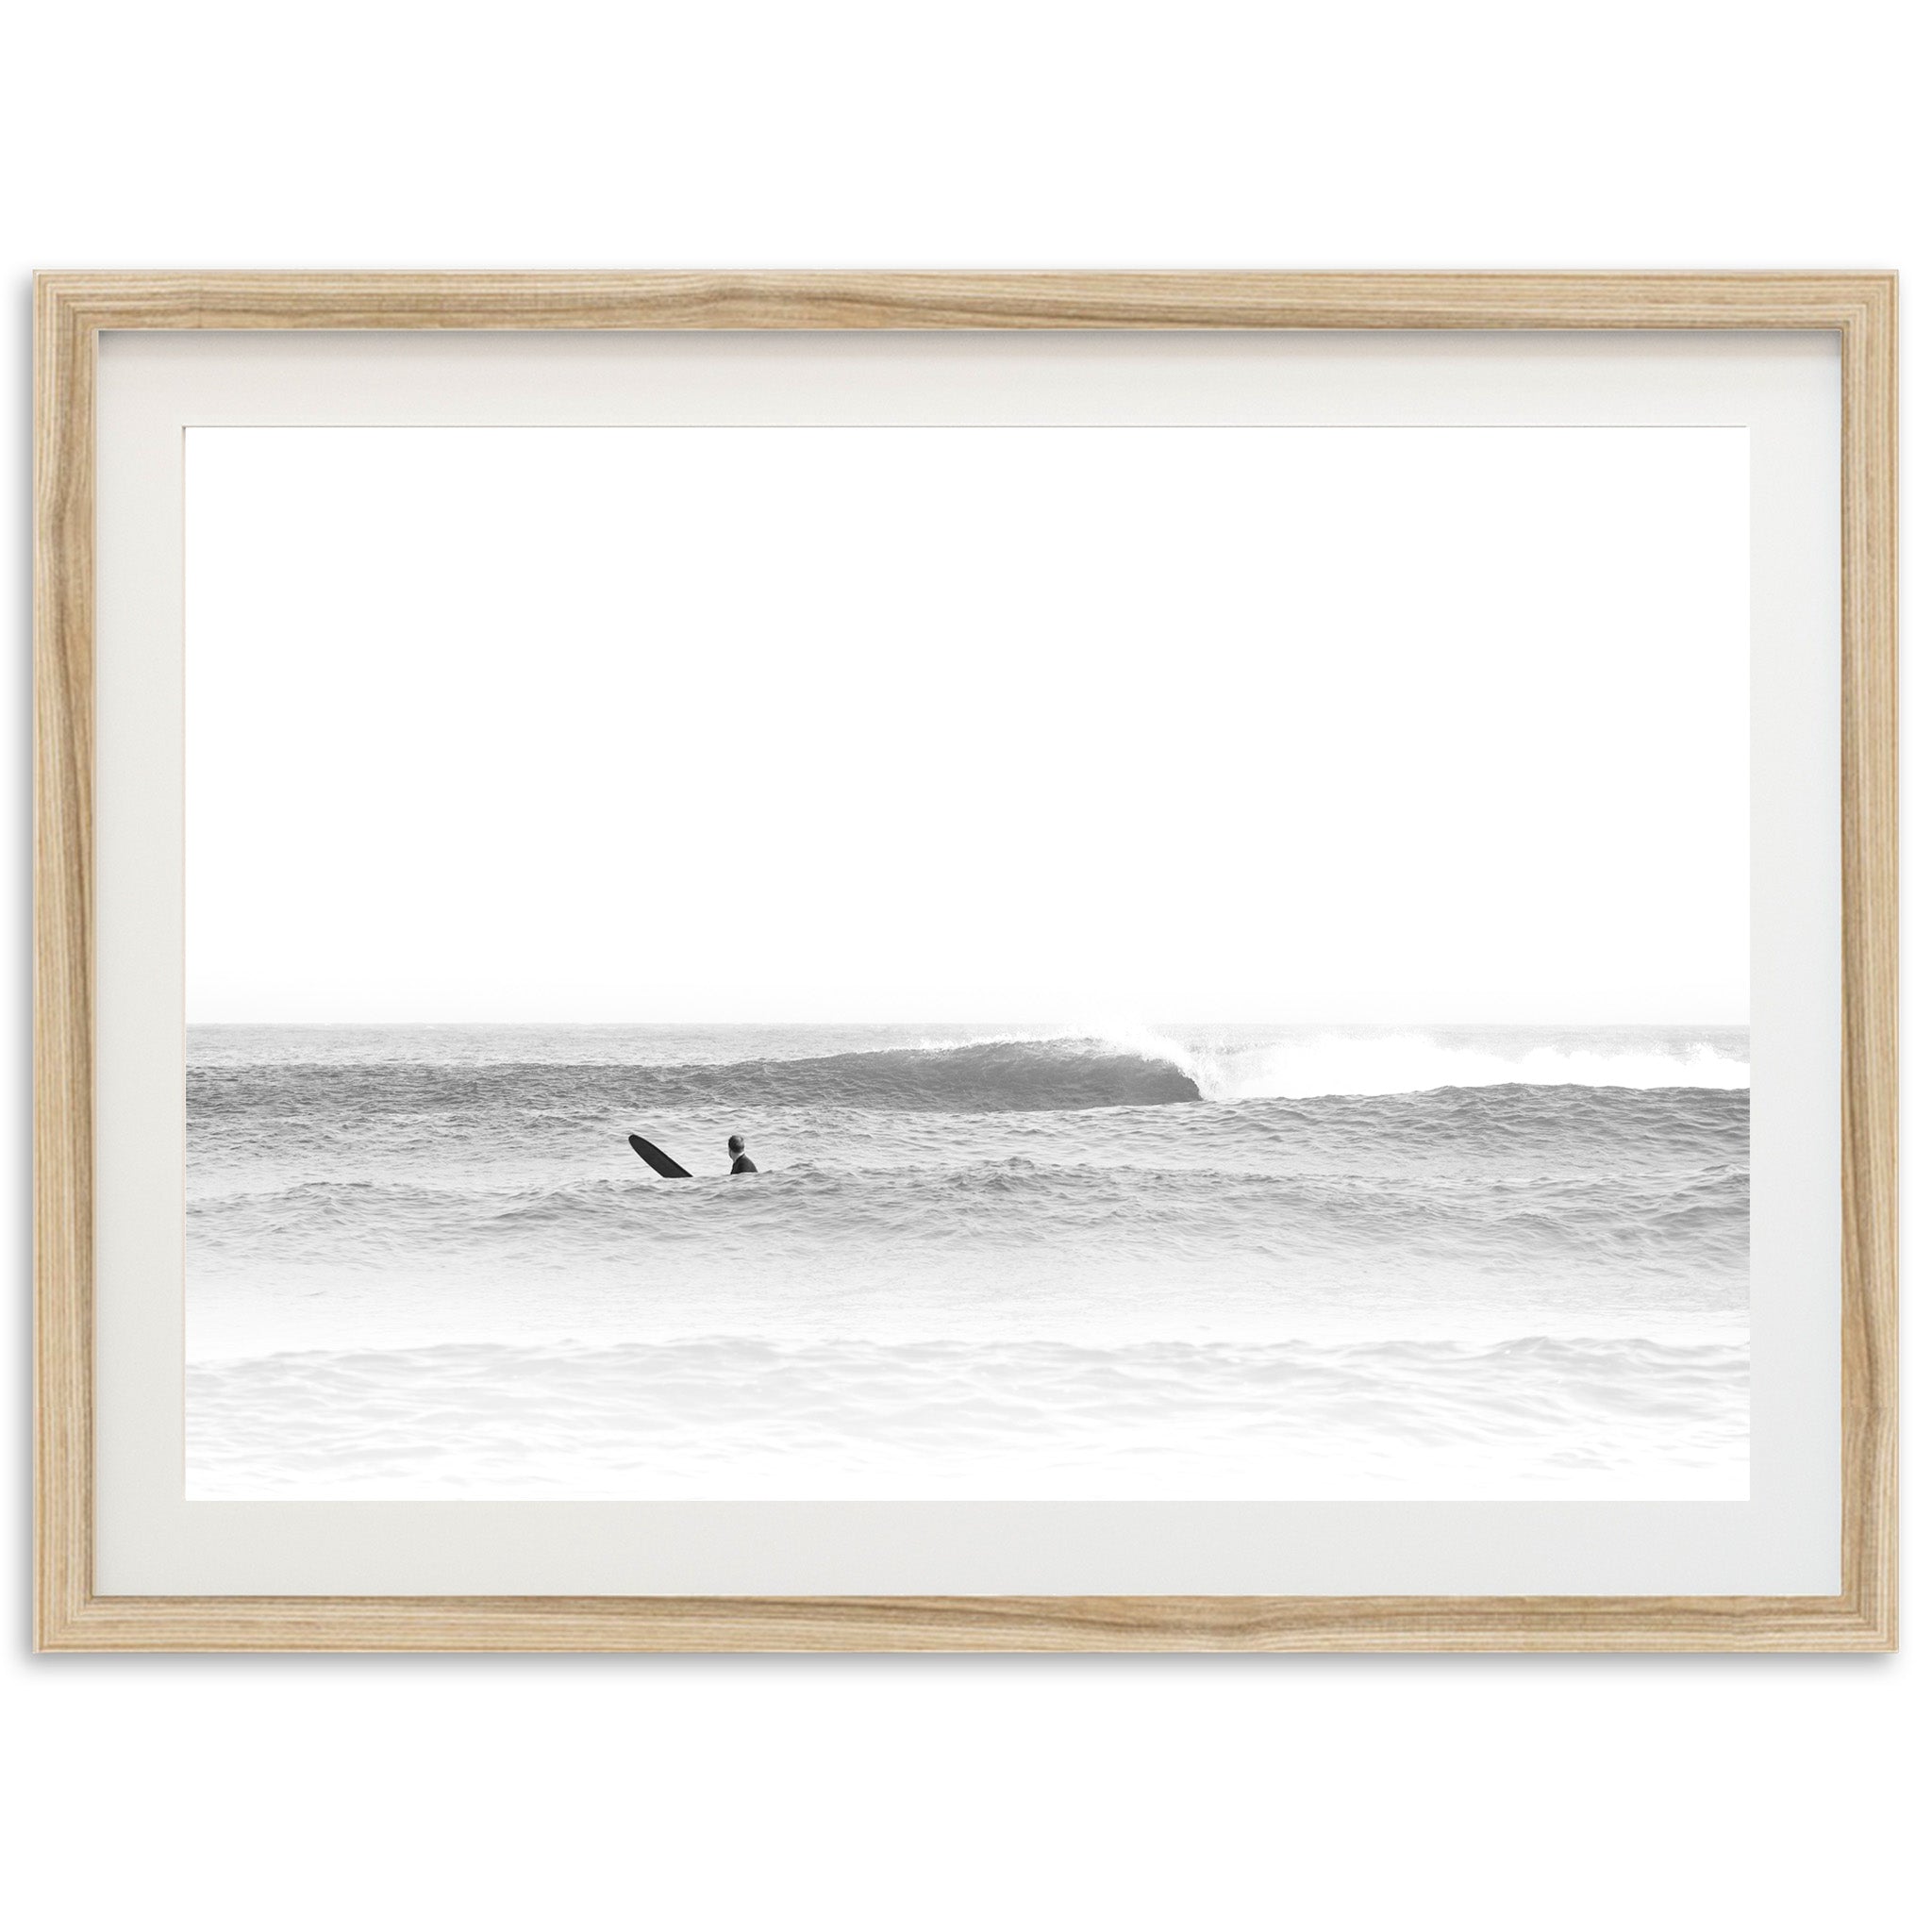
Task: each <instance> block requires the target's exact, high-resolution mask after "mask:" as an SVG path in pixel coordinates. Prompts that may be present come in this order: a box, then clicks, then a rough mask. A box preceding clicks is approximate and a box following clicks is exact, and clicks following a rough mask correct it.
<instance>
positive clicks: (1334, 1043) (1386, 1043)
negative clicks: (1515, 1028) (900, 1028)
mask: <svg viewBox="0 0 1932 1932" xmlns="http://www.w3.org/2000/svg"><path fill="white" fill-rule="evenodd" d="M1047 1043H1053V1042H1044V1041H1043V1042H1041V1044H1047ZM1058 1043H1060V1044H1077V1045H1080V1046H1083V1047H1086V1048H1089V1049H1091V1050H1092V1051H1096V1052H1106V1053H1132V1054H1135V1055H1138V1056H1139V1057H1141V1058H1144V1059H1148V1060H1152V1061H1158V1062H1161V1063H1164V1064H1166V1065H1168V1066H1171V1067H1173V1068H1174V1069H1175V1070H1176V1071H1177V1072H1178V1073H1180V1074H1183V1075H1184V1076H1185V1077H1186V1078H1187V1079H1188V1080H1190V1081H1191V1082H1192V1084H1193V1085H1194V1087H1195V1088H1196V1090H1197V1091H1198V1092H1199V1095H1200V1097H1201V1098H1202V1099H1204V1100H1315V1099H1325V1098H1328V1097H1330V1096H1334V1095H1341V1094H1355V1095H1370V1094H1382V1093H1425V1092H1429V1091H1433V1090H1434V1089H1437V1088H1441V1087H1518V1086H1521V1087H1635V1088H1661V1087H1715V1088H1724V1089H1732V1090H1736V1089H1740V1088H1746V1087H1749V1086H1750V1084H1751V1065H1750V1062H1749V1061H1748V1060H1745V1059H1739V1058H1732V1057H1731V1056H1729V1055H1727V1054H1724V1053H1720V1052H1719V1051H1718V1050H1717V1049H1716V1048H1715V1047H1714V1046H1712V1045H1711V1044H1709V1043H1708V1042H1707V1041H1697V1042H1695V1043H1693V1044H1691V1046H1690V1047H1689V1049H1688V1050H1687V1051H1684V1052H1682V1053H1674V1052H1664V1051H1659V1050H1654V1049H1653V1050H1640V1051H1631V1052H1621V1053H1610V1052H1604V1051H1601V1050H1597V1051H1590V1050H1568V1051H1566V1050H1564V1049H1562V1048H1558V1047H1553V1046H1540V1047H1533V1048H1531V1049H1530V1050H1529V1051H1527V1052H1526V1053H1524V1054H1522V1055H1520V1056H1516V1057H1512V1056H1509V1055H1507V1054H1504V1053H1500V1052H1497V1051H1495V1050H1494V1049H1492V1048H1485V1047H1478V1046H1470V1045H1462V1044H1457V1043H1453V1042H1446V1041H1439V1040H1431V1039H1430V1038H1429V1037H1428V1036H1427V1035H1426V1034H1422V1033H1392V1034H1387V1035H1380V1036H1374V1037H1367V1036H1362V1035H1349V1034H1342V1033H1332V1034H1323V1035H1318V1036H1316V1037H1315V1038H1312V1039H1309V1040H1306V1041H1273V1042H1270V1043H1268V1044H1266V1045H1261V1046H1241V1045H1235V1046H1229V1047H1226V1048H1219V1049H1217V1048H1212V1047H1207V1048H1203V1047H1190V1046H1185V1045H1183V1044H1182V1043H1181V1042H1179V1041H1174V1040H1170V1039H1168V1038H1167V1037H1165V1036H1164V1035H1162V1034H1159V1033H1154V1032H1148V1031H1145V1030H1142V1029H1138V1028H1136V1029H1127V1030H1124V1031H1120V1032H1108V1033H1105V1034H1102V1035H1098V1036H1096V1037H1093V1038H1091V1039H1084V1040H1079V1041H1062V1042H1058ZM932 1050H934V1051H941V1052H942V1051H944V1050H945V1049H944V1048H943V1047H936V1048H934V1049H932Z"/></svg>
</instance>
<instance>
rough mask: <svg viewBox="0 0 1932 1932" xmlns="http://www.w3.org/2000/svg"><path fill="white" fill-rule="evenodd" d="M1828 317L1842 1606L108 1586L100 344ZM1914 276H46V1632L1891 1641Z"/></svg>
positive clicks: (42, 621) (38, 1188)
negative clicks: (1838, 786) (99, 1107)
mask: <svg viewBox="0 0 1932 1932" xmlns="http://www.w3.org/2000/svg"><path fill="white" fill-rule="evenodd" d="M295 329H300V330H325V331H341V330H492V331H503V330H536V329H543V330H607V331H639V330H674V329H675V330H690V329H731V330H802V329H813V330H853V331H864V330H932V329H976V330H1013V329H1058V330H1070V329H1079V330H1183V329H1185V330H1202V329H1218V330H1230V329H1242V330H1344V329H1345V330H1464V331H1466V330H1514V331H1555V330H1598V331H1601V330H1612V331H1633V332H1641V331H1657V330H1733V331H1738V330H1742V331H1777V330H1787V331H1799V330H1803V331H1826V332H1830V333H1833V334H1835V335H1836V336H1837V337H1838V339H1839V341H1840V350H1841V364H1840V367H1841V384H1842V442H1841V450H1842V470H1841V479H1840V481H1841V504H1842V510H1841V516H1842V524H1841V539H1842V553H1841V554H1842V688H1841V689H1842V723H1841V756H1842V765H1841V774H1842V818H1841V856H1842V875H1841V880H1842V989H1843V992H1842V1017H1841V1028H1842V1038H1841V1047H1842V1085H1841V1118H1842V1149H1843V1156H1842V1174H1841V1189H1842V1204H1843V1224H1842V1303H1841V1334H1842V1372H1841V1373H1842V1388H1841V1412H1840V1427H1841V1437H1840V1441H1841V1457H1840V1479H1841V1494H1842V1518H1841V1522H1842V1532H1841V1536H1842V1541H1841V1571H1840V1590H1839V1591H1838V1593H1837V1594H1836V1595H1831V1596H1816V1597H1813V1596H1785V1597H1768V1596H1767V1597H1750V1596H1737V1597H1702V1596H1699V1597H1657V1596H1623V1597H1474V1596H1439V1597H1338V1596H1309V1597H1232V1596H1160V1597H1153V1596H1132V1597H876V1598H854V1597H803V1598H789V1599H776V1598H757V1597H709V1598H673V1597H605V1596H585V1597H571V1598H566V1597H536V1596H528V1597H525V1596H509V1597H418V1596H410V1597H382V1598H378V1597H349V1596H316V1597H261V1596H248V1597H242V1596H236V1597H174V1596H167V1597H163V1596H147V1597H131V1596H109V1595H103V1594H101V1593H100V1592H99V1591H97V1590H96V1588H95V1578H94V1567H93V1550H94V1496H95V1465H94V1435H95V1423H96V1415H95V1401H96V1395H95V1360H94V1339H93V1282H94V1273H93V1270H94V1262H93V1254H94V1211H95V1207H94V1186H93V1181H94V1165H93V1163H94V1141H95V1137H94V1099H93V1094H94V1076H95V1058H94V1021H95V1014H94V1004H93V983H94V949H95V943H96V939H95V927H94V921H93V911H92V905H93V891H94V870H93V867H94V860H93V827H94V816H93V801H94V791H95V777H96V774H95V753H94V732H93V719H94V691H93V645H94V611H95V533H94V504H95V481H96V475H95V464H96V455H95V408H94V398H95V362H96V353H97V347H98V343H99V339H100V337H101V335H102V334H103V332H105V331H120V330H131V331H156V330H295ZM1896 358H1897V287H1896V282H1895V279H1894V278H1893V277H1892V276H1890V275H1883V274H1842V275H1840V274H1819V275H1808V274H1772V275H1273V274H1238V275H866V274H851V275H842V274H828V275H792V274H772V275H765V274H756V275H708V274H691V275H686V274H635V275H632V274H586V275H327V274H324V275H263V274H233V275H193V274H97V275H96V274H67V273H62V274H52V275H42V276H41V277H40V278H39V280H38V283H37V291H36V366H35V457H34V476H35V506H36V529H35V555H34V572H35V575H34V584H35V684H36V702H35V721H36V747H35V766H34V788H35V805H36V846H35V879H36V904H35V1023H34V1024H35V1078H34V1101H35V1111H36V1126H35V1159H36V1168H35V1182H34V1189H35V1241H36V1252H35V1311H36V1330H37V1332H36V1349H35V1387H34V1407H35V1415H34V1431H35V1452H36V1462H35V1539H36V1552H35V1576H36V1592H37V1602H36V1641H37V1644H38V1646H39V1647H40V1648H41V1649H42V1650H46V1651H97V1650H107V1651H229V1650H233V1651H290V1650H325V1651H418V1650H420V1651H443V1650H464V1651H483V1650H504V1651H687V1652H705V1651H772V1650H785V1651H792V1650H796V1651H821V1650H823V1651H1066V1652H1075V1651H1226V1650H1255V1651H1329V1650H1356V1651H1382V1652H1397V1651H1410V1652H1413V1651H1757V1652H1770V1651H1878V1650H1889V1649H1892V1648H1895V1647H1896V1641H1897V1628H1898V1582H1897V1568H1898V1564H1897V1554H1898V1504H1897V1440H1898V1437H1897V1431H1898V1363H1899V1354H1898V1326H1897V1278H1898V1268H1897V1253H1898V1245H1897V1244H1898V1231H1897V1184H1896V1170H1897V1065H1898V1055H1897V958H1898V911H1897V903H1898V884H1897V806H1896V799H1897V761H1896V654H1897V470H1898V453H1897V424H1898V404H1897V366H1896Z"/></svg>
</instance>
